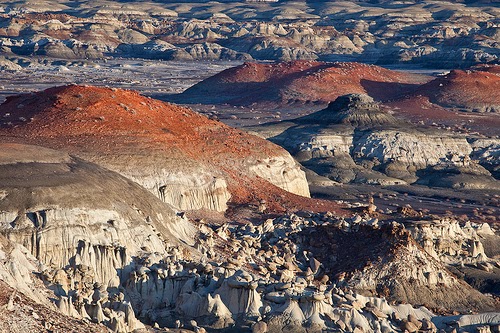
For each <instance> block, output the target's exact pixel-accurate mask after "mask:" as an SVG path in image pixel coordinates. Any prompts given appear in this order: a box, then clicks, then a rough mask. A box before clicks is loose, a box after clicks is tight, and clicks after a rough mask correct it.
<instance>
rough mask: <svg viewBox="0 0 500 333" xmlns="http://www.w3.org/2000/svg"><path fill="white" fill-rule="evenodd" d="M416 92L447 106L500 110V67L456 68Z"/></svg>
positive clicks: (477, 109)
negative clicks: (464, 69)
mask: <svg viewBox="0 0 500 333" xmlns="http://www.w3.org/2000/svg"><path fill="white" fill-rule="evenodd" d="M416 94H418V95H422V96H426V97H428V98H429V101H430V102H432V103H434V104H438V105H441V106H444V107H453V108H461V109H466V110H469V111H479V112H488V111H493V112H500V66H480V67H475V68H473V69H471V70H466V71H463V70H453V71H451V72H450V73H449V74H447V75H444V76H441V77H438V78H436V79H435V80H433V81H431V82H429V83H427V84H424V85H423V86H421V87H420V88H419V89H418V90H417V91H416Z"/></svg>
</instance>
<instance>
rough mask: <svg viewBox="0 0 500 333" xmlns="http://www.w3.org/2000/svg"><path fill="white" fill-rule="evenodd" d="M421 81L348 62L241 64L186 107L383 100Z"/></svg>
mask: <svg viewBox="0 0 500 333" xmlns="http://www.w3.org/2000/svg"><path fill="white" fill-rule="evenodd" d="M427 80H428V78H427V77H424V76H420V75H414V74H406V73H402V72H397V71H392V70H388V69H384V68H382V67H378V66H373V65H366V64H360V63H351V62H335V63H326V62H316V61H292V62H281V63H273V64H258V63H245V64H243V65H241V66H237V67H234V68H230V69H227V70H225V71H223V72H221V73H219V74H216V75H214V76H212V77H210V78H208V79H206V80H204V81H202V82H200V83H198V84H196V85H194V86H193V87H191V88H189V89H187V90H186V91H185V92H184V93H183V94H181V96H180V97H179V98H180V100H181V101H182V102H184V103H198V102H199V103H214V104H218V103H229V104H235V105H250V104H253V103H262V102H264V103H265V102H268V103H269V102H270V103H274V104H283V103H305V102H321V103H326V102H330V101H333V100H335V99H336V98H337V97H339V96H342V95H346V94H350V93H363V94H368V95H370V96H371V97H373V98H374V99H376V100H387V99H392V98H395V97H397V96H399V95H400V94H402V93H407V92H408V91H412V89H413V88H415V87H416V85H415V84H418V83H423V82H427Z"/></svg>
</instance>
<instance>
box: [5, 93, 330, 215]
mask: <svg viewBox="0 0 500 333" xmlns="http://www.w3.org/2000/svg"><path fill="white" fill-rule="evenodd" d="M0 119H1V122H0V141H3V142H19V143H29V144H34V145H41V146H46V147H49V148H54V149H61V150H64V151H67V152H69V153H71V154H74V155H76V156H79V157H82V158H84V159H87V160H90V161H93V162H95V163H98V164H101V165H103V166H105V167H107V168H109V169H112V170H114V171H117V172H120V173H122V174H124V175H125V176H127V177H129V178H132V179H134V180H135V181H137V182H138V183H140V184H141V185H143V186H144V187H146V188H147V189H149V190H150V191H152V192H153V193H155V194H156V195H158V196H160V197H162V198H163V199H165V201H167V202H169V203H172V204H174V206H183V205H184V206H183V207H182V208H185V209H197V208H210V209H219V208H220V207H225V202H218V200H219V201H220V200H227V199H228V198H227V196H226V194H224V191H228V192H229V194H230V196H231V201H232V202H234V203H258V202H259V201H261V200H266V201H267V202H268V207H269V208H270V209H275V210H282V209H285V208H287V209H288V208H289V209H295V208H301V209H304V208H305V209H313V210H329V209H330V210H333V209H334V208H336V205H335V204H333V203H331V202H319V201H315V200H312V199H307V198H304V197H302V196H298V195H294V194H291V193H289V192H287V191H284V190H283V188H284V189H287V190H289V191H292V192H295V193H297V194H302V195H307V194H308V190H307V183H306V182H305V177H304V176H303V174H302V173H301V171H300V170H299V168H298V165H296V164H295V162H294V161H293V159H291V157H290V156H289V155H288V153H287V152H286V151H285V150H283V149H282V148H280V147H278V146H276V145H274V144H272V143H270V142H268V141H265V140H263V139H260V138H258V137H255V136H252V135H249V134H247V133H245V132H242V131H240V130H237V129H233V128H230V127H228V126H226V125H224V124H222V123H220V122H217V121H212V120H209V119H207V118H206V117H204V116H202V115H199V114H197V113H195V112H194V111H192V110H190V109H187V108H183V107H179V106H175V105H172V104H168V103H164V102H161V101H158V100H154V99H150V98H146V97H143V96H141V95H139V94H138V93H137V92H134V91H125V90H119V89H108V88H97V87H83V86H65V87H57V88H51V89H48V90H45V91H41V92H38V93H33V94H24V95H19V96H14V97H10V98H8V100H7V101H6V102H5V103H4V104H2V105H1V106H0ZM266 168H267V169H268V170H270V171H266V170H267V169H266ZM266 172H267V173H266ZM269 181H270V182H272V183H273V184H275V185H273V184H271V183H270V182H269ZM224 182H226V183H227V187H226V185H225V184H224ZM304 184H305V185H304ZM304 186H305V188H304ZM280 187H281V188H280ZM165 191H167V193H165ZM177 192H179V193H177ZM172 196H173V197H174V198H172ZM176 200H177V201H176ZM207 200H208V201H207ZM171 201H173V202H171ZM176 204H177V205H176ZM219 210H220V209H219Z"/></svg>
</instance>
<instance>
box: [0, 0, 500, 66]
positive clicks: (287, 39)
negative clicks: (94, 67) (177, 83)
mask: <svg viewBox="0 0 500 333" xmlns="http://www.w3.org/2000/svg"><path fill="white" fill-rule="evenodd" d="M499 17H500V11H499V9H498V3H497V1H495V0H490V1H487V0H486V1H481V0H479V1H446V0H442V1H438V0H436V1H413V0H406V1H367V0H359V1H321V0H318V1H277V0H264V1H228V0H225V1H210V2H207V1H201V0H192V1H177V2H171V1H109V0H102V1H85V0H76V1H64V0H63V1H54V0H45V1H26V0H5V1H2V3H1V5H0V46H1V49H0V51H1V53H3V54H5V55H7V56H9V57H12V58H13V59H14V63H15V64H14V65H11V66H13V67H16V65H19V64H18V63H17V60H16V59H18V58H19V57H23V56H36V55H43V56H48V57H54V58H64V59H82V58H85V59H99V58H104V57H133V58H137V57H140V58H147V59H164V60H239V61H245V60H252V59H255V60H284V61H288V60H300V59H302V60H316V59H318V60H329V61H331V60H350V61H359V60H361V61H363V62H370V63H377V64H385V65H389V64H412V65H415V64H417V65H421V66H424V67H431V68H445V67H446V68H456V67H467V66H470V65H473V64H476V63H495V62H496V63H498V57H499V46H498V45H499V44H498V43H499V38H500V37H499V36H500V34H499V26H498V25H499Z"/></svg>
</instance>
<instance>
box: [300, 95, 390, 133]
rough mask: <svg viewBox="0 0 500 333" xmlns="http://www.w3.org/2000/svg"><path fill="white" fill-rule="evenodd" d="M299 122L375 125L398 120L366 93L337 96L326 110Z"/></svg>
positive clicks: (388, 123) (356, 125)
mask: <svg viewBox="0 0 500 333" xmlns="http://www.w3.org/2000/svg"><path fill="white" fill-rule="evenodd" d="M297 122H298V123H321V124H346V125H352V126H355V127H358V126H363V127H373V126H378V125H390V124H396V123H397V120H396V119H395V118H394V117H393V116H392V115H390V114H389V113H387V112H384V111H383V110H382V109H381V108H380V105H379V104H378V103H377V102H375V101H374V100H373V98H372V97H370V96H368V95H366V94H348V95H343V96H340V97H337V99H336V100H335V101H333V102H330V103H329V104H328V107H327V108H326V109H324V110H321V111H318V112H315V113H313V114H310V115H307V116H304V117H301V118H298V119H297Z"/></svg>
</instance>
